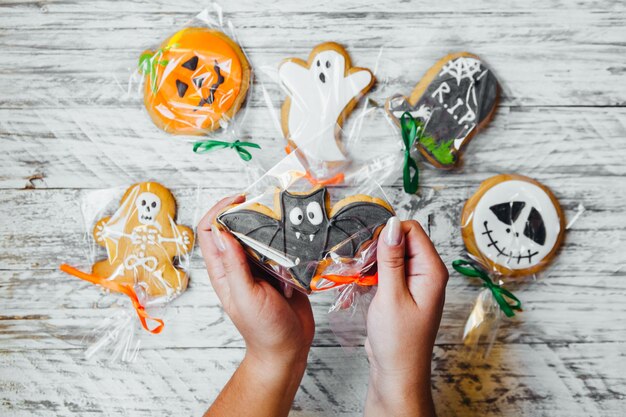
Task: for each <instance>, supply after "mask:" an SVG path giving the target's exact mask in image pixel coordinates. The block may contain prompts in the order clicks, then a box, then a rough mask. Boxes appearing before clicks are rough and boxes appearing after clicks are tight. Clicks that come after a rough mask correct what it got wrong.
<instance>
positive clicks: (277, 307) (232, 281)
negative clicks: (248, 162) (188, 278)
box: [198, 196, 315, 370]
mask: <svg viewBox="0 0 626 417" xmlns="http://www.w3.org/2000/svg"><path fill="white" fill-rule="evenodd" d="M244 200H245V198H244V197H243V196H237V197H231V198H226V199H223V200H221V201H220V202H219V203H217V204H216V205H215V206H214V207H213V208H212V209H211V210H210V211H209V212H208V213H207V214H206V215H205V216H204V218H203V219H202V220H201V221H200V223H199V225H198V242H199V244H200V249H201V250H202V255H203V257H204V261H205V263H206V266H207V270H208V273H209V278H210V279H211V284H212V285H213V288H214V289H215V292H216V293H217V296H218V297H219V299H220V301H221V302H222V305H223V306H224V311H225V312H226V314H228V316H229V317H230V318H231V320H232V321H233V323H234V324H235V326H236V327H237V329H238V330H239V332H240V333H241V335H242V336H243V338H244V340H245V343H246V348H247V352H246V357H249V358H250V359H252V360H253V361H254V362H255V363H260V364H264V365H265V366H264V368H265V367H266V368H267V369H272V368H274V369H275V368H276V367H281V368H283V367H286V368H287V369H289V368H293V367H294V366H297V365H303V364H304V365H306V360H307V356H308V352H309V349H310V347H311V343H312V342H313V335H314V332H315V323H314V321H313V312H312V310H311V304H310V303H309V299H308V297H307V296H306V295H305V294H302V293H300V292H298V291H293V294H292V295H291V297H289V298H286V297H284V296H283V294H281V293H280V292H279V291H278V290H276V289H275V288H274V287H273V286H272V285H271V284H270V283H269V282H268V281H267V280H265V279H263V277H262V276H253V275H252V273H251V271H250V266H249V265H248V259H247V257H246V253H245V251H244V249H243V248H242V246H241V244H240V243H239V242H238V241H237V240H236V239H235V238H234V237H233V236H232V235H231V234H230V233H229V232H227V231H222V230H218V229H217V227H215V226H214V221H215V217H216V216H217V215H218V214H219V213H220V212H221V211H222V210H223V209H224V208H226V207H227V206H229V205H231V204H236V203H242V202H243V201H244ZM299 368H302V370H304V368H303V367H301V366H300V367H299Z"/></svg>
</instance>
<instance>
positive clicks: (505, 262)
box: [453, 174, 571, 356]
mask: <svg viewBox="0 0 626 417" xmlns="http://www.w3.org/2000/svg"><path fill="white" fill-rule="evenodd" d="M570 225H571V222H570ZM567 227H569V225H568V226H566V222H565V215H564V213H563V211H562V209H561V206H560V204H559V202H558V200H557V199H556V197H555V196H554V194H553V193H552V192H551V191H550V189H548V188H547V187H546V186H544V185H543V184H541V183H539V182H538V181H536V180H534V179H531V178H528V177H525V176H521V175H515V174H501V175H496V176H494V177H491V178H488V179H487V180H485V181H484V182H483V183H482V184H481V185H480V186H479V187H478V190H477V191H476V192H475V193H474V194H473V195H472V196H471V197H470V198H469V199H468V200H467V201H466V203H465V206H464V207H463V212H462V215H461V232H462V236H463V241H464V243H465V246H466V248H467V251H468V257H469V258H470V259H471V260H468V261H464V260H458V261H455V262H454V263H453V267H454V269H456V270H457V271H458V272H459V273H461V274H463V275H465V276H468V277H474V278H479V279H481V280H482V284H483V286H484V287H485V289H484V290H482V291H481V292H480V294H479V296H478V298H477V299H476V301H475V303H474V305H473V307H472V309H471V312H470V314H469V316H468V319H467V322H466V324H465V326H464V330H463V340H464V342H465V343H466V344H467V345H469V346H471V347H472V348H473V350H478V346H480V345H486V348H485V349H484V351H483V355H484V356H486V355H487V354H488V352H489V350H490V349H491V345H492V344H493V342H494V340H495V339H496V334H497V330H498V328H499V326H500V323H501V320H502V318H503V317H509V318H511V317H513V316H514V315H515V312H516V311H520V310H521V306H522V303H521V301H520V300H519V299H518V298H517V297H516V296H515V295H514V294H513V293H512V292H511V291H510V290H509V289H507V287H508V288H510V287H512V286H515V284H517V283H518V282H519V281H520V280H522V279H524V278H527V277H532V278H535V277H536V274H538V273H540V272H541V271H544V270H545V269H546V268H547V267H548V266H549V264H550V263H551V262H552V261H553V260H554V258H555V256H556V255H557V253H558V251H559V249H560V246H561V244H562V242H563V239H564V236H565V231H566V229H567Z"/></svg>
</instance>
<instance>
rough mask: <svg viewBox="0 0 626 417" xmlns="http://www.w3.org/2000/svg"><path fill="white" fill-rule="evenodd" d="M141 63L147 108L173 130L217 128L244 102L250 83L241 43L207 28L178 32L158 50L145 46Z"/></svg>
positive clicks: (159, 123) (163, 126)
mask: <svg viewBox="0 0 626 417" xmlns="http://www.w3.org/2000/svg"><path fill="white" fill-rule="evenodd" d="M139 66H140V69H141V71H142V72H143V73H144V74H145V75H146V80H145V87H144V104H145V106H146V109H148V112H149V113H150V116H151V117H152V120H153V121H154V123H155V124H156V125H157V126H158V127H160V128H161V129H163V130H165V131H166V132H169V133H174V134H188V135H196V134H203V133H206V132H208V131H212V130H215V129H218V128H219V127H220V122H225V121H228V120H229V119H230V118H231V117H232V116H233V115H234V114H235V113H236V112H237V111H238V110H239V109H240V108H241V105H242V104H243V101H244V100H245V97H246V94H247V92H248V86H249V83H250V65H249V63H248V60H247V59H246V57H245V55H244V54H243V52H242V50H241V48H240V47H239V45H237V44H236V43H235V42H233V41H232V40H231V39H230V38H229V37H227V36H226V35H225V34H224V33H222V32H219V31H216V30H211V29H205V28H187V29H183V30H181V31H179V32H177V33H176V34H175V35H174V36H172V37H171V38H170V39H169V40H167V41H166V42H165V43H164V44H163V45H162V46H161V48H160V49H159V50H157V51H156V52H152V51H146V52H144V53H143V54H142V55H141V58H140V61H139Z"/></svg>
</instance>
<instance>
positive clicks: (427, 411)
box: [365, 217, 448, 416]
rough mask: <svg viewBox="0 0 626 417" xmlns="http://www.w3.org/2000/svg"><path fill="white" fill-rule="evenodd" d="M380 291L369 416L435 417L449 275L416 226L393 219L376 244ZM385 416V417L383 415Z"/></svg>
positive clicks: (374, 312) (372, 315)
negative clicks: (435, 362) (437, 350)
mask: <svg viewBox="0 0 626 417" xmlns="http://www.w3.org/2000/svg"><path fill="white" fill-rule="evenodd" d="M377 256H378V281H379V282H378V291H377V293H376V295H375V296H374V299H373V300H372V303H371V305H370V307H369V312H368V317H367V334H368V338H367V341H366V343H365V349H366V351H367V355H368V357H369V361H370V384H369V390H368V396H367V397H368V398H367V404H366V410H365V414H366V415H389V416H400V415H407V416H409V415H411V416H422V415H434V408H433V404H432V397H431V390H430V367H431V357H432V352H433V346H434V343H435V338H436V336H437V331H438V329H439V323H440V321H441V314H442V310H443V304H444V298H445V288H446V283H447V281H448V270H447V269H446V267H445V265H444V263H443V262H442V260H441V258H440V257H439V254H438V253H437V251H436V249H435V247H434V246H433V244H432V242H431V241H430V239H429V238H428V236H427V235H426V233H425V232H424V230H423V229H422V227H421V226H420V224H419V223H418V222H416V221H405V222H400V221H399V220H398V218H397V217H393V218H391V219H390V220H389V221H388V222H387V225H386V226H385V228H384V229H383V230H382V232H381V234H380V237H379V239H378V255H377ZM381 413H382V414H381Z"/></svg>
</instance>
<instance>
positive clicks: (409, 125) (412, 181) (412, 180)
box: [400, 112, 424, 194]
mask: <svg viewBox="0 0 626 417" xmlns="http://www.w3.org/2000/svg"><path fill="white" fill-rule="evenodd" d="M400 128H401V130H402V141H403V142H404V175H403V178H402V179H403V184H404V191H405V192H407V193H409V194H415V193H416V192H417V188H418V186H419V169H418V168H417V163H416V162H415V160H414V159H413V158H411V149H413V146H415V143H416V142H419V140H420V139H421V138H422V135H423V134H424V124H423V123H422V122H420V121H418V120H416V119H415V118H414V117H413V116H412V115H411V113H409V112H404V114H402V117H401V118H400ZM411 169H412V170H413V171H415V174H414V175H413V177H411Z"/></svg>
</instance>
